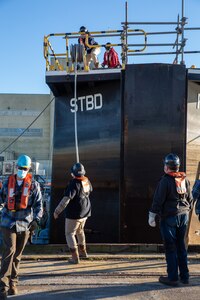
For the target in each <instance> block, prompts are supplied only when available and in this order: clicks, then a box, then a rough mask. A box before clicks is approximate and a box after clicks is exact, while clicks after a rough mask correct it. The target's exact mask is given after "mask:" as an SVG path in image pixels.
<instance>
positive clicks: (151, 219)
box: [148, 211, 156, 227]
mask: <svg viewBox="0 0 200 300" xmlns="http://www.w3.org/2000/svg"><path fill="white" fill-rule="evenodd" d="M155 218H156V214H155V213H153V212H151V211H150V212H149V220H148V223H149V226H151V227H156V220H155Z"/></svg>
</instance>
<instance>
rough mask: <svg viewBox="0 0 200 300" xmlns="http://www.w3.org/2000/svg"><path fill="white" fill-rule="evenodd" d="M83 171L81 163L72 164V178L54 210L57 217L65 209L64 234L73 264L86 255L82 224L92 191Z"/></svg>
mask: <svg viewBox="0 0 200 300" xmlns="http://www.w3.org/2000/svg"><path fill="white" fill-rule="evenodd" d="M85 173H86V172H85V168H84V166H83V165H82V164H81V163H76V164H74V165H73V167H72V168H71V175H72V177H73V179H72V180H71V181H70V182H69V185H68V186H67V188H66V190H65V192H64V197H63V198H62V200H61V201H60V203H59V204H58V206H57V207H56V209H55V211H54V218H55V219H57V218H58V216H59V214H60V213H61V212H62V211H63V210H64V209H65V217H66V219H65V236H66V241H67V245H68V247H69V250H70V252H71V255H72V258H71V259H69V262H70V263H73V264H78V263H79V257H80V258H87V257H88V255H87V252H86V241H85V233H84V226H85V222H86V220H87V218H88V217H89V216H90V215H91V203H90V199H89V195H90V192H91V191H92V185H91V183H90V181H89V179H88V178H87V177H86V176H85ZM76 237H77V240H78V245H77V241H76Z"/></svg>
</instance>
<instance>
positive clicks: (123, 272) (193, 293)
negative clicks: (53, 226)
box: [9, 253, 200, 300]
mask: <svg viewBox="0 0 200 300" xmlns="http://www.w3.org/2000/svg"><path fill="white" fill-rule="evenodd" d="M68 257H69V255H65V254H62V255H24V256H23V259H22V262H21V269H20V281H19V295H16V296H9V299H11V298H12V299H14V300H17V299H20V300H35V299H37V300H40V299H48V300H55V299H56V300H64V299H66V300H71V299H77V300H79V299H88V300H89V299H91V300H92V299H106V300H109V299H134V300H148V299H151V300H165V299H167V300H168V299H173V300H180V299H181V300H188V299H191V300H197V299H198V300H199V299H200V254H191V255H189V269H190V274H191V278H190V283H189V285H183V284H181V283H180V284H179V286H178V287H167V286H164V285H162V284H160V283H159V282H158V277H159V276H160V275H165V274H166V264H165V259H164V255H163V254H152V253H151V254H123V255H119V254H99V255H98V254H91V255H90V259H89V260H84V261H81V263H80V264H79V265H70V264H69V263H68V262H67V258H68Z"/></svg>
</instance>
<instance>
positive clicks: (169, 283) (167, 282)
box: [159, 276, 178, 286]
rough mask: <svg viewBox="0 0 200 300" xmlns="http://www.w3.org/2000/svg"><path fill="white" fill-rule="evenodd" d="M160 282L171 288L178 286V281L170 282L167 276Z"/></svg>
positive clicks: (160, 279)
mask: <svg viewBox="0 0 200 300" xmlns="http://www.w3.org/2000/svg"><path fill="white" fill-rule="evenodd" d="M159 282H160V283H163V284H166V285H169V286H178V280H169V278H168V277H167V276H160V277H159Z"/></svg>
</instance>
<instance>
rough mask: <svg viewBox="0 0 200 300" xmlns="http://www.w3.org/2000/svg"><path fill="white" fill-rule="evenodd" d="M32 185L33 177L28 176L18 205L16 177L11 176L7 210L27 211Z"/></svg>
mask: <svg viewBox="0 0 200 300" xmlns="http://www.w3.org/2000/svg"><path fill="white" fill-rule="evenodd" d="M31 183H32V175H31V174H27V175H26V177H25V179H24V182H23V187H22V192H21V199H20V202H19V203H18V202H17V203H16V195H15V190H16V176H15V175H11V176H10V177H9V179H8V204H7V208H8V210H11V211H16V210H20V209H26V208H27V206H28V198H29V195H30V190H31V185H32V184H31Z"/></svg>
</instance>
